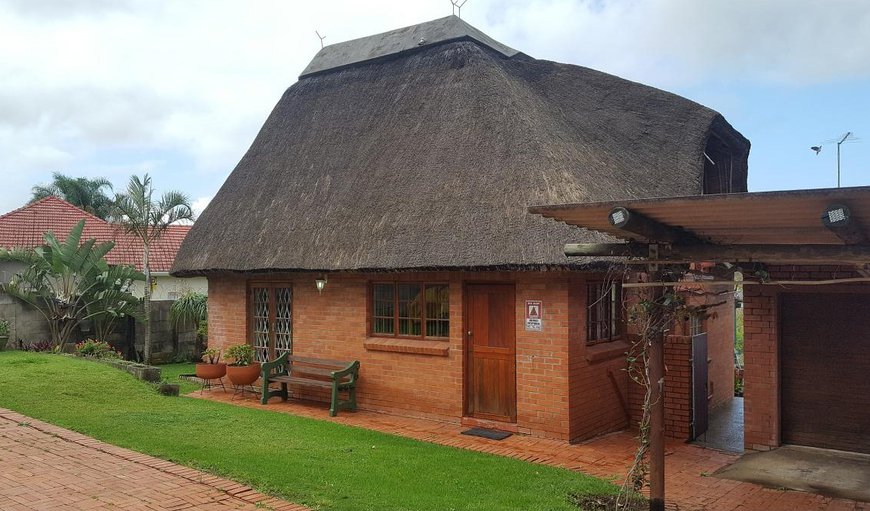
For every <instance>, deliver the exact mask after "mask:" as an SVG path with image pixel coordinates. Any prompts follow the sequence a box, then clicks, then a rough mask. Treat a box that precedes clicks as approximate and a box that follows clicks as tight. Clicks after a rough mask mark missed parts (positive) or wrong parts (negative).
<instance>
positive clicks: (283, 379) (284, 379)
mask: <svg viewBox="0 0 870 511" xmlns="http://www.w3.org/2000/svg"><path fill="white" fill-rule="evenodd" d="M269 381H270V382H278V383H298V384H300V385H305V386H313V387H325V388H332V382H331V381H323V380H311V379H308V378H298V377H295V376H277V377H275V378H269Z"/></svg>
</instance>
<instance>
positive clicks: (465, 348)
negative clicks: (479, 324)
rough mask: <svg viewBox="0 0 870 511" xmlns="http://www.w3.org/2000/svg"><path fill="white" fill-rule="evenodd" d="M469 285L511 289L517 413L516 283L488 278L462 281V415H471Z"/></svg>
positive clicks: (516, 411) (514, 420) (513, 422)
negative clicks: (469, 407)
mask: <svg viewBox="0 0 870 511" xmlns="http://www.w3.org/2000/svg"><path fill="white" fill-rule="evenodd" d="M470 286H510V287H511V288H512V289H513V294H514V325H513V329H514V387H515V388H514V401H515V402H514V412H515V413H516V414H517V415H518V414H519V411H518V410H517V402H518V399H517V392H516V385H517V380H518V379H519V378H518V376H517V372H516V367H517V358H516V331H517V325H516V323H517V322H516V308H517V304H516V301H517V284H516V282H515V281H513V280H511V281H498V282H493V281H488V280H468V281H463V282H462V416H463V417H473V416H472V415H471V414H469V412H468V392H469V390H470V388H471V385H470V384H469V378H470V377H471V373H470V371H469V360H470V358H471V355H470V353H469V352H470V349H471V344H470V343H469V339H468V288H469V287H470ZM480 418H482V419H486V418H484V417H480ZM486 420H494V421H497V422H503V423H505V424H515V423H516V422H517V418H516V417H513V418H512V419H511V420H508V421H505V420H503V419H501V418H498V419H486Z"/></svg>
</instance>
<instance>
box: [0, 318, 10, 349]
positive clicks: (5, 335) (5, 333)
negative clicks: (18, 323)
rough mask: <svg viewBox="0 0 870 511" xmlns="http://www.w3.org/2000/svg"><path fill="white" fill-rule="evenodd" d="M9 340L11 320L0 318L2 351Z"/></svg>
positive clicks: (0, 345)
mask: <svg viewBox="0 0 870 511" xmlns="http://www.w3.org/2000/svg"><path fill="white" fill-rule="evenodd" d="M7 342H9V321H7V320H5V319H0V351H3V349H4V348H6V343H7Z"/></svg>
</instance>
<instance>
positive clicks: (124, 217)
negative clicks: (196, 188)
mask: <svg viewBox="0 0 870 511" xmlns="http://www.w3.org/2000/svg"><path fill="white" fill-rule="evenodd" d="M112 216H113V217H114V220H115V221H117V222H118V223H119V224H121V225H122V226H123V227H124V230H125V231H126V232H127V233H128V234H132V235H133V236H136V237H137V238H139V239H140V240H141V241H142V249H143V250H142V269H143V270H144V273H145V296H144V300H143V305H144V309H145V311H144V312H145V314H144V323H145V350H144V351H145V352H144V354H143V355H144V358H145V362H146V363H149V362H150V361H151V269H150V266H149V263H148V256H149V252H150V249H151V245H152V244H153V243H154V242H155V241H157V240H158V239H160V237H161V236H162V235H163V233H165V232H166V229H167V228H169V226H170V225H172V224H174V223H176V222H178V221H181V220H193V219H194V215H193V209H192V208H191V207H190V199H188V197H187V195H185V194H183V193H181V192H176V191H170V192H165V193H164V194H163V195H162V196H161V197H160V199H158V200H156V201H155V200H154V186H153V185H152V184H151V178H150V177H149V176H148V174H145V176H144V178H142V179H140V178H139V176H135V175H134V176H132V177H131V178H130V183H129V184H128V185H127V191H126V192H125V193H121V194H118V195H116V196H115V211H114V212H113V215H112Z"/></svg>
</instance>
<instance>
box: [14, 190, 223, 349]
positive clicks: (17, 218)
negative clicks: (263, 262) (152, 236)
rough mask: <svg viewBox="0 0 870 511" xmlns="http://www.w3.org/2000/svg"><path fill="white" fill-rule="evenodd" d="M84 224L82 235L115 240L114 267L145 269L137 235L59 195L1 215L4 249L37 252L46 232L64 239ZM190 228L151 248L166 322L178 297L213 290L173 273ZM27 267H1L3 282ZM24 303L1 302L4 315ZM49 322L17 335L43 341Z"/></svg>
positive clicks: (21, 328) (177, 229)
mask: <svg viewBox="0 0 870 511" xmlns="http://www.w3.org/2000/svg"><path fill="white" fill-rule="evenodd" d="M81 220H84V221H85V226H84V231H83V235H82V237H83V238H85V239H88V238H94V239H96V240H97V241H114V242H115V247H114V248H113V249H112V250H111V251H110V252H109V253H108V254H107V255H106V260H107V261H108V262H109V264H127V265H131V266H135V267H136V268H137V269H139V270H142V243H141V241H139V240H138V239H136V238H135V237H133V236H130V235H127V234H125V233H124V231H123V229H121V228H120V227H119V226H117V225H114V224H112V223H109V222H107V221H105V220H103V219H102V218H99V217H97V216H94V215H92V214H90V213H88V212H86V211H83V210H81V209H79V208H77V207H75V206H73V205H72V204H70V203H68V202H66V201H64V200H61V199H59V198H57V197H54V196H49V197H46V198H44V199H41V200H39V201H36V202H34V203H32V204H28V205H26V206H24V207H22V208H19V209H16V210H14V211H11V212H9V213H6V214H5V215H2V216H0V248H4V249H12V248H35V247H38V246H41V245H42V244H43V237H44V235H45V233H46V232H48V231H51V232H53V233H54V235H55V236H57V237H58V238H59V239H64V238H66V236H67V235H68V234H69V232H70V230H71V229H72V227H73V226H74V225H75V224H76V223H78V222H79V221H81ZM190 228H191V226H189V225H173V226H170V227H169V229H168V230H167V231H166V233H165V234H164V236H163V237H162V238H161V239H160V240H159V241H158V242H157V243H155V244H154V245H153V246H152V248H151V254H150V255H151V259H150V262H151V271H152V275H153V277H154V286H153V287H154V289H153V292H154V294H153V298H152V299H153V300H154V301H155V305H154V306H155V308H156V310H157V311H161V310H163V312H162V313H158V315H157V318H158V321H157V322H158V323H159V322H160V319H161V318H162V319H163V322H166V319H167V318H166V317H165V316H166V313H165V310H164V309H167V308H168V306H169V304H170V303H171V302H172V301H173V300H175V299H176V298H178V297H179V296H180V295H181V294H182V293H183V292H185V291H186V290H195V291H199V292H202V293H206V292H207V291H208V282H207V281H206V279H204V278H196V279H179V278H176V277H173V276H171V275H169V269H170V268H171V266H172V263H173V261H174V260H175V256H176V253H177V252H178V249H179V247H180V246H181V242H182V241H183V240H184V238H185V236H187V234H188V232H189V231H190ZM20 269H21V268H20V267H19V266H17V265H15V264H13V263H0V281H3V282H8V280H9V279H10V278H11V277H12V275H14V274H15V273H16V272H17V271H19V270H20ZM143 292H144V288H143V287H142V284H141V283H139V284H138V288H135V289H134V294H135V295H137V296H140V297H141V296H142V294H143ZM14 306H17V307H19V308H20V304H14V303H13V302H12V301H11V300H10V299H9V298H8V297H3V299H2V303H0V316H3V315H4V313H6V312H7V311H5V310H4V308H10V307H14ZM42 323H43V321H42V320H41V318H35V319H33V320H32V321H31V320H28V321H19V322H18V329H17V331H15V332H13V335H17V336H19V337H22V338H25V339H26V338H28V337H30V338H38V337H41V336H43V335H45V334H44V332H42V327H43V325H42ZM155 328H156V329H155V330H154V331H155V332H159V333H160V334H161V335H162V336H163V337H165V336H166V335H167V334H166V332H165V330H167V329H169V330H171V328H170V327H169V326H168V325H164V326H163V327H161V326H160V325H156V326H155Z"/></svg>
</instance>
